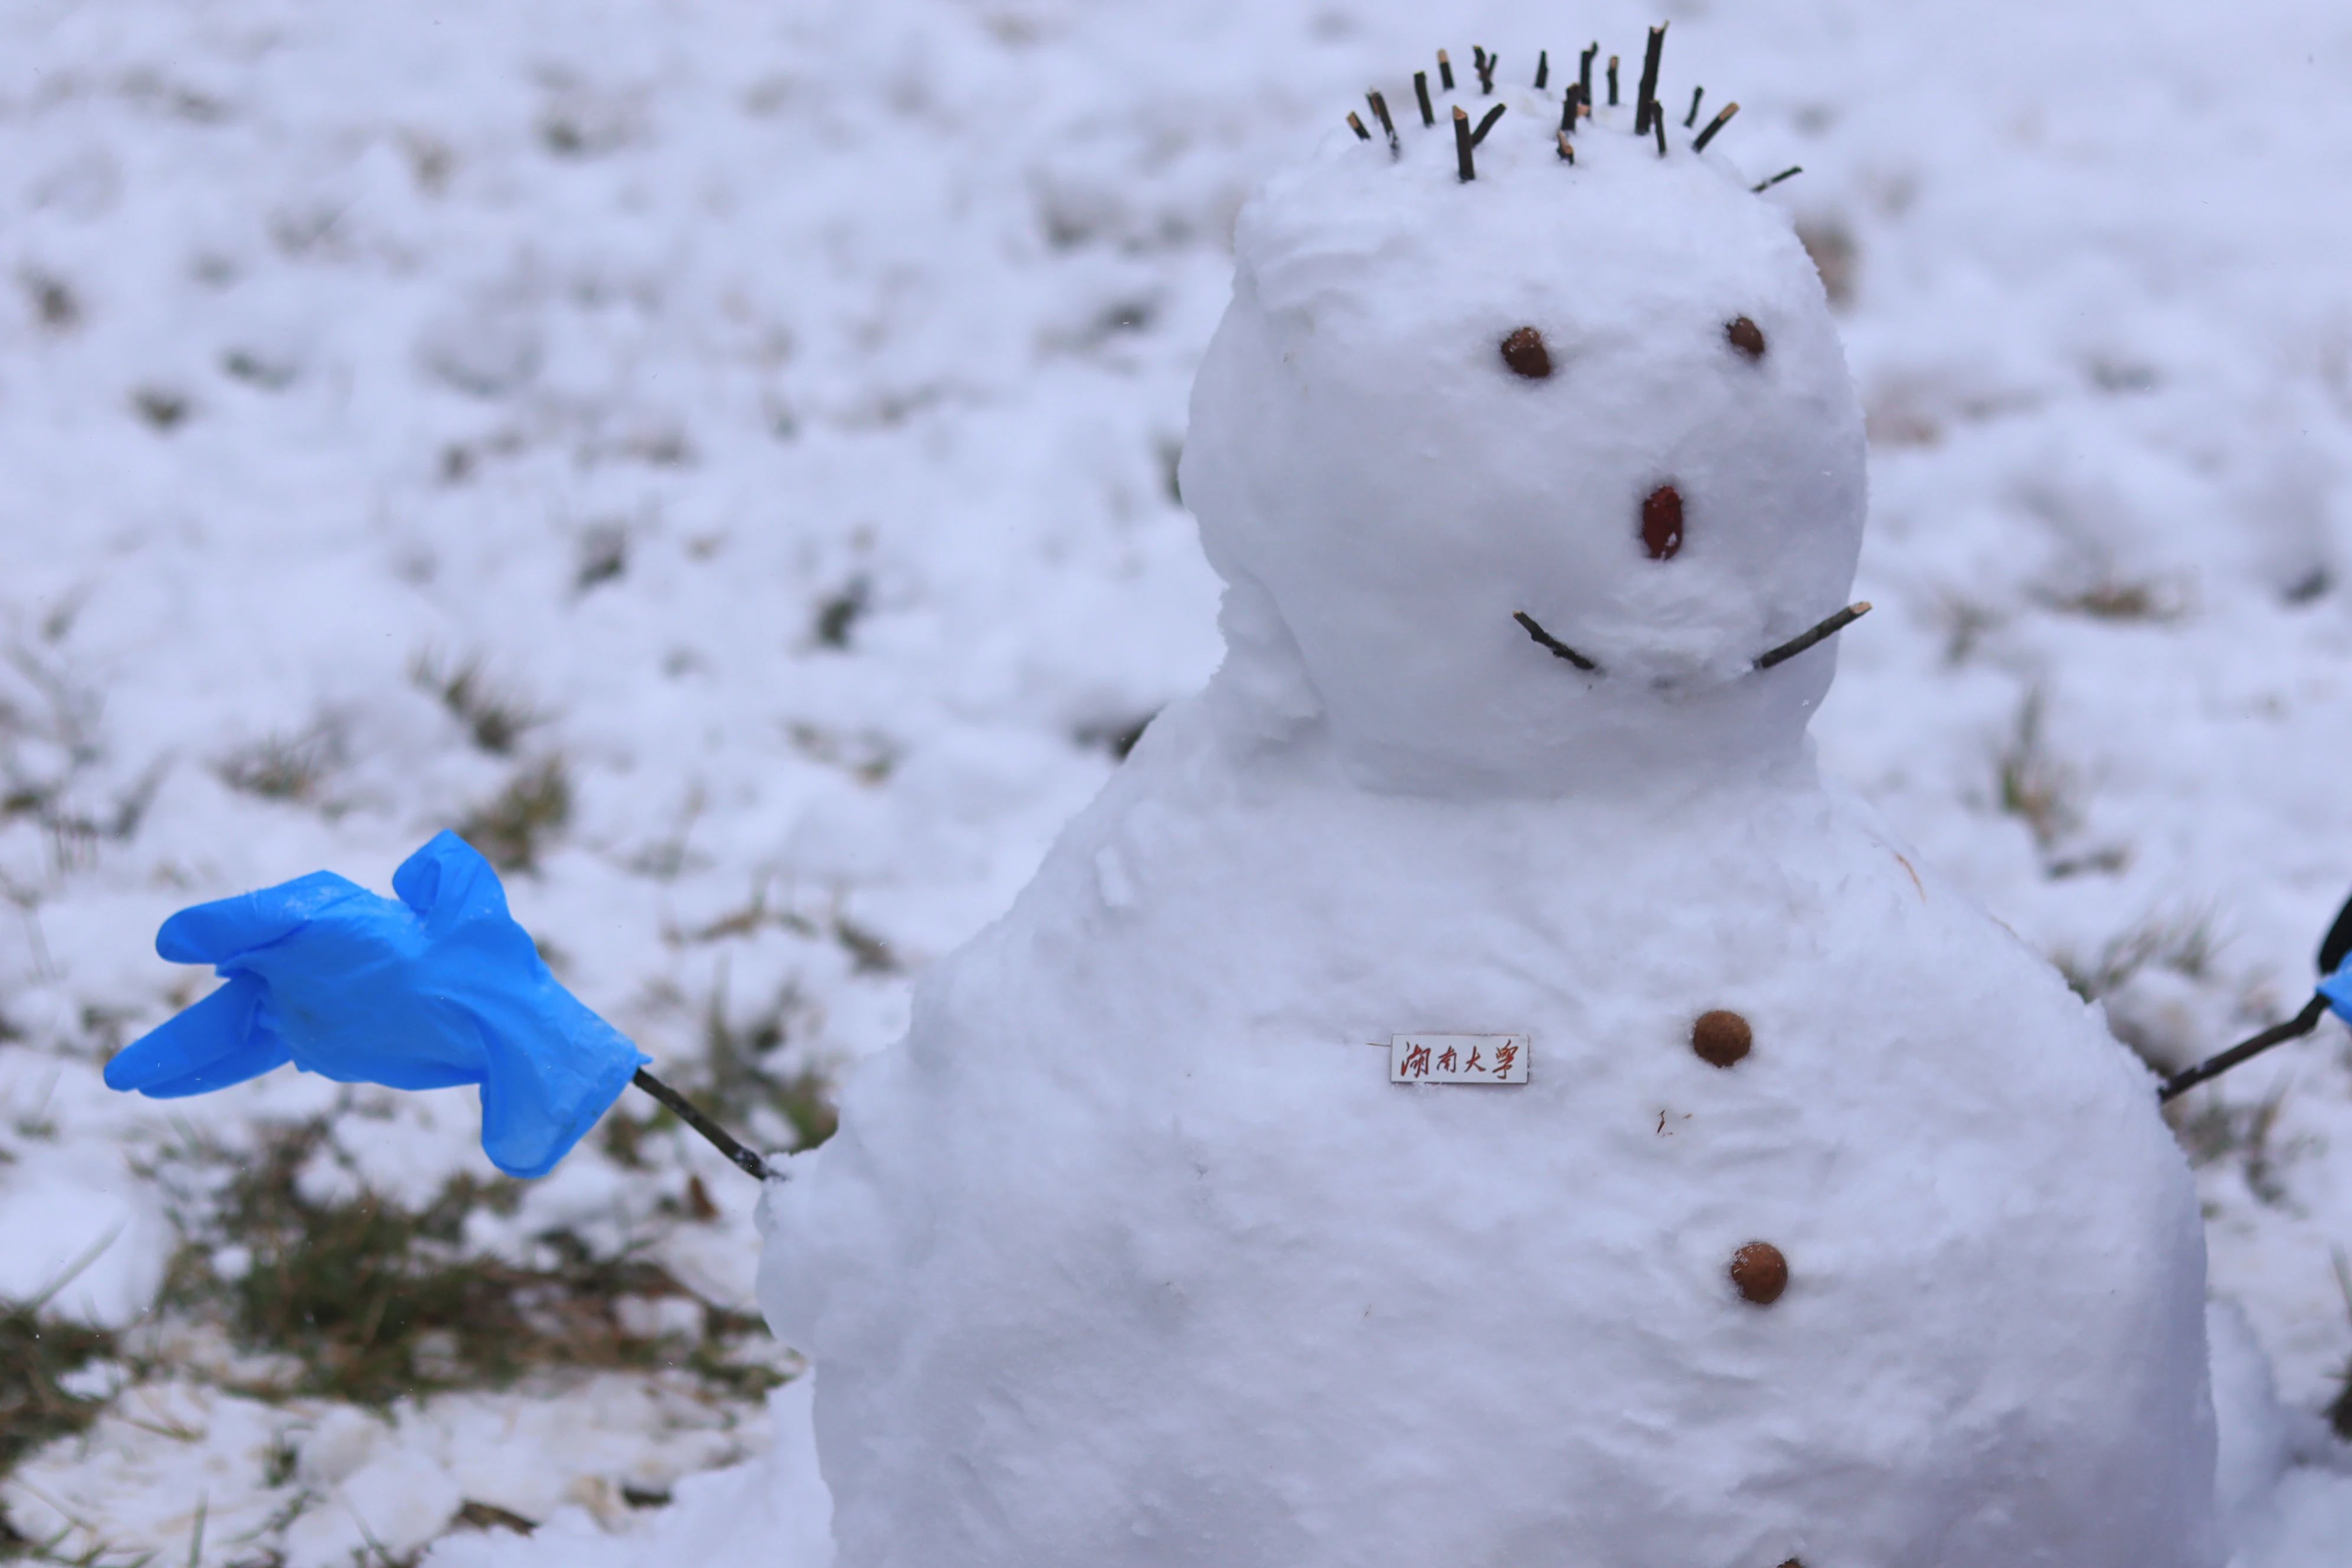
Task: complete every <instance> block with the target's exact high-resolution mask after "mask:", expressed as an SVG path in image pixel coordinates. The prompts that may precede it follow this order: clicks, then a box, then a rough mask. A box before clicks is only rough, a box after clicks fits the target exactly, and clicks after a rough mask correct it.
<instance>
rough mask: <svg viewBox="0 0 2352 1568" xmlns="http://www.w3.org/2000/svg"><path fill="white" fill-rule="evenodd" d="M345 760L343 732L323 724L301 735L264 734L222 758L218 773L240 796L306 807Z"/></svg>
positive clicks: (223, 781) (222, 780)
mask: <svg viewBox="0 0 2352 1568" xmlns="http://www.w3.org/2000/svg"><path fill="white" fill-rule="evenodd" d="M342 760H343V740H342V736H341V732H340V731H337V730H336V729H335V728H334V727H333V726H331V725H326V724H320V725H317V726H315V727H313V728H311V729H310V730H306V731H303V732H302V733H300V734H299V735H265V736H264V737H262V738H261V739H260V740H258V741H256V742H253V743H252V744H250V745H247V746H244V747H240V748H239V749H238V750H236V751H235V752H230V753H229V754H228V755H227V756H226V757H224V758H223V759H221V762H220V764H219V773H220V779H221V782H222V783H223V784H226V785H228V787H229V788H231V789H233V790H236V791H238V792H239V793H240V794H244V795H258V796H260V797H261V798H262V799H264V800H282V801H291V802H294V803H297V804H306V803H308V802H310V801H312V800H315V799H317V798H318V795H319V786H320V784H322V783H324V782H325V780H326V778H327V775H328V774H330V773H332V772H333V771H334V770H335V769H336V768H337V767H339V766H341V763H342Z"/></svg>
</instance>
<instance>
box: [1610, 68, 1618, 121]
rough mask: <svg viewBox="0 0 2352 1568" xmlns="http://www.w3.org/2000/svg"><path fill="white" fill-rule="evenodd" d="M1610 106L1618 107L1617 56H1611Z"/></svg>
mask: <svg viewBox="0 0 2352 1568" xmlns="http://www.w3.org/2000/svg"><path fill="white" fill-rule="evenodd" d="M1609 107H1610V108H1612V109H1614V108H1616V107H1617V57H1616V56H1615V55H1611V56H1610V57H1609Z"/></svg>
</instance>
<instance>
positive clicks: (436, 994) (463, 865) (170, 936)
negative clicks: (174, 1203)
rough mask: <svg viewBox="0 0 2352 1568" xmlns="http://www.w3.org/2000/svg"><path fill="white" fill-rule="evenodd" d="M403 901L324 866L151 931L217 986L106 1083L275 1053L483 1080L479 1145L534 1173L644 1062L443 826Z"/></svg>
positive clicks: (334, 1071)
mask: <svg viewBox="0 0 2352 1568" xmlns="http://www.w3.org/2000/svg"><path fill="white" fill-rule="evenodd" d="M392 888H393V891H394V892H395V893H398V894H399V895H400V899H399V901H398V902H394V900H390V899H385V898H379V897H378V896H376V895H375V894H373V893H371V892H369V891H368V890H367V889H365V888H362V887H360V886H358V885H357V884H356V883H352V882H347V881H345V880H344V879H342V878H341V877H338V876H336V875H335V874H334V873H332V872H331V871H320V872H316V873H313V874H312V875H310V876H308V877H299V878H297V879H295V880H293V881H291V882H284V883H280V884H279V885H278V886H277V887H275V888H265V889H262V890H261V891H259V892H257V893H247V894H245V895H243V896H242V897H239V898H234V899H223V900H219V901H218V902H216V903H210V904H198V905H195V906H194V908H192V909H185V910H181V911H180V912H179V913H178V914H175V915H173V917H172V918H171V919H170V920H168V921H164V922H163V930H162V931H158V932H156V934H155V951H156V952H159V953H161V954H162V955H163V957H165V958H167V959H169V960H171V961H172V962H173V963H209V964H212V965H214V966H215V968H216V969H217V970H218V972H219V973H220V974H221V975H222V977H223V978H225V979H226V981H227V982H228V984H226V985H223V986H222V987H221V988H220V989H219V990H217V991H215V992H214V993H213V994H211V995H209V996H207V997H205V999H204V1000H203V1001H201V1002H199V1003H197V1004H195V1005H194V1006H192V1007H190V1008H188V1009H186V1010H185V1011H184V1012H182V1013H180V1014H179V1015H178V1016H174V1017H173V1018H172V1019H170V1020H169V1021H168V1022H166V1023H165V1024H164V1025H163V1026H162V1027H161V1028H158V1029H156V1030H154V1031H153V1032H152V1033H151V1034H148V1035H145V1036H142V1037H141V1038H139V1039H137V1040H134V1041H132V1042H131V1044H130V1045H128V1046H126V1047H123V1048H122V1050H121V1051H120V1052H118V1053H117V1054H116V1056H115V1058H114V1059H113V1060H112V1061H110V1062H108V1063H107V1064H106V1081H107V1085H108V1087H109V1088H111V1089H136V1090H137V1091H138V1092H140V1093H142V1094H145V1095H149V1096H152V1097H153V1098H155V1099H158V1100H168V1099H173V1098H176V1097H178V1096H182V1095H190V1094H203V1093H205V1092H206V1091H208V1090H211V1089H225V1088H226V1087H227V1086H228V1085H230V1084H233V1083H242V1082H244V1081H245V1080H246V1079H249V1078H257V1077H258V1076H260V1075H261V1074H263V1073H266V1072H268V1071H269V1070H270V1069H271V1068H275V1067H278V1066H281V1065H283V1064H284V1063H287V1062H289V1061H290V1062H292V1063H293V1064H294V1065H295V1066H296V1067H298V1068H301V1069H302V1070H303V1071H305V1072H315V1073H319V1074H321V1075H322V1076H324V1077H327V1078H331V1079H335V1080H336V1081H337V1082H339V1083H380V1084H383V1085H385V1086H386V1087H388V1088H392V1089H446V1088H448V1087H450V1086H451V1085H454V1084H461V1083H471V1084H478V1085H479V1086H480V1087H481V1091H482V1152H484V1153H486V1154H488V1156H489V1157H490V1163H492V1164H494V1165H496V1166H497V1167H498V1168H499V1170H501V1171H504V1172H505V1173H507V1174H508V1175H509V1176H543V1175H545V1174H546V1173H548V1172H549V1171H550V1170H551V1169H552V1168H553V1167H554V1165H555V1163H556V1162H557V1161H558V1160H561V1159H562V1158H563V1156H564V1154H565V1153H567V1152H569V1151H570V1150H571V1148H572V1145H573V1144H574V1143H576V1142H579V1141H580V1139H581V1138H582V1137H583V1135H584V1134H585V1133H586V1132H587V1131H588V1129H589V1128H591V1127H593V1126H594V1125H595V1124H596V1119H597V1118H598V1117H600V1116H602V1115H604V1112H605V1111H606V1110H608V1109H610V1108H611V1106H612V1104H613V1102H614V1100H618V1099H619V1098H620V1097H621V1091H622V1090H623V1089H626V1088H628V1086H629V1079H631V1077H632V1076H634V1075H635V1072H636V1070H637V1068H638V1067H640V1066H641V1065H643V1064H644V1063H645V1062H646V1060H647V1059H648V1058H646V1057H644V1056H642V1055H640V1054H639V1053H638V1051H637V1048H636V1047H635V1046H633V1045H631V1044H630V1043H629V1042H628V1040H627V1039H625V1037H623V1036H622V1035H621V1034H620V1032H619V1031H618V1030H616V1029H614V1027H613V1026H611V1025H610V1024H607V1023H605V1022H604V1019H602V1018H599V1017H598V1016H596V1015H595V1014H593V1013H592V1012H590V1011H589V1010H588V1009H587V1008H586V1007H585V1006H583V1005H582V1004H581V1003H580V1001H579V999H578V998H576V997H574V996H573V995H572V994H571V993H570V992H569V991H566V990H565V989H564V988H563V987H562V985H560V984H557V983H556V979H555V976H553V975H552V974H550V973H548V972H547V965H546V964H545V963H541V961H540V957H539V951H538V949H537V948H535V947H534V946H533V945H532V944H531V940H530V933H529V932H527V931H524V930H523V929H522V927H520V926H519V925H517V924H516V923H515V921H514V919H513V917H512V916H510V915H509V914H508V913H507V900H506V891H505V889H502V888H500V887H499V878H498V873H497V872H495V871H493V870H491V869H490V864H489V862H488V861H487V860H485V859H483V858H481V856H480V855H479V854H478V853H476V852H475V850H474V847H473V846H471V845H469V844H467V842H466V841H465V840H464V839H462V838H460V837H457V835H456V834H454V833H443V834H441V835H439V836H437V837H435V838H434V840H433V841H432V842H431V843H429V844H427V845H426V846H425V847H424V848H422V849H419V850H418V851H417V852H416V853H415V854H414V855H412V856H410V857H409V858H408V859H407V861H406V862H405V863H404V864H403V865H402V866H401V868H400V869H399V870H397V871H395V872H394V873H393V878H392Z"/></svg>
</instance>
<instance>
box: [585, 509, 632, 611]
mask: <svg viewBox="0 0 2352 1568" xmlns="http://www.w3.org/2000/svg"><path fill="white" fill-rule="evenodd" d="M628 569H629V531H628V530H627V529H626V528H624V527H623V526H622V525H621V524H619V523H617V522H610V523H599V524H598V525H597V526H595V527H593V528H592V529H590V530H588V531H587V532H585V533H583V534H582V535H581V536H580V559H579V563H578V564H577V565H576V566H575V567H573V569H572V591H573V592H575V593H581V594H585V593H587V592H588V591H589V590H590V589H592V588H594V587H596V586H598V585H599V584H604V583H610V582H613V581H614V580H616V579H618V578H619V577H621V576H622V575H624V574H626V573H627V571H628Z"/></svg>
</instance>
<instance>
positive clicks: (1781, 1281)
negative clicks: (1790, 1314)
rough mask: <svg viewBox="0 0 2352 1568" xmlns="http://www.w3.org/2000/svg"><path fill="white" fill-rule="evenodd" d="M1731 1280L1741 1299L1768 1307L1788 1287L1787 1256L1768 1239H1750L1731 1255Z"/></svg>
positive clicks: (1778, 1298)
mask: <svg viewBox="0 0 2352 1568" xmlns="http://www.w3.org/2000/svg"><path fill="white" fill-rule="evenodd" d="M1730 1272H1731V1283H1732V1285H1733V1287H1734V1288H1736V1289H1738V1292H1739V1295H1740V1299H1741V1300H1745V1301H1748V1302H1751V1303H1753V1304H1754V1305H1756V1306H1759V1307H1769V1306H1770V1305H1771V1304H1772V1303H1773V1302H1775V1301H1777V1300H1780V1292H1781V1291H1783V1290H1786V1289H1788V1288H1789V1260H1788V1259H1787V1258H1784V1257H1782V1256H1781V1255H1780V1248H1779V1247H1775V1246H1773V1245H1772V1244H1771V1243H1770V1242H1769V1241H1751V1242H1749V1243H1748V1245H1747V1246H1745V1247H1741V1248H1740V1249H1739V1250H1738V1252H1735V1253H1733V1254H1732V1255H1731V1271H1730Z"/></svg>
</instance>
